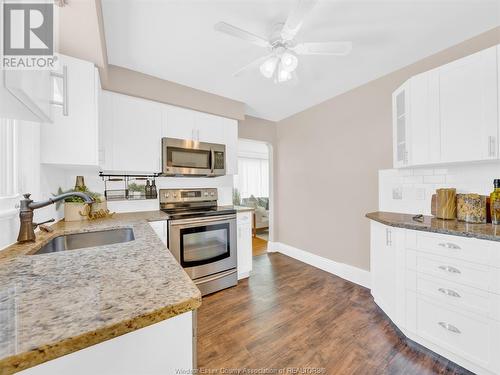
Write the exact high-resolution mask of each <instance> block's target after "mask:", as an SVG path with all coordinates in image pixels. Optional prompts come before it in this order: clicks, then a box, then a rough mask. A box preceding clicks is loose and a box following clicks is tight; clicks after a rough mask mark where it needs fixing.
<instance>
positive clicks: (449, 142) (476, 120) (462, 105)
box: [439, 47, 498, 162]
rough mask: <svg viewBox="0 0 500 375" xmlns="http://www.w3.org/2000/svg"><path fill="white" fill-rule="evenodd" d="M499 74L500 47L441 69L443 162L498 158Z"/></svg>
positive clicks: (440, 100) (440, 99)
mask: <svg viewBox="0 0 500 375" xmlns="http://www.w3.org/2000/svg"><path fill="white" fill-rule="evenodd" d="M497 74H498V66H497V51H496V47H493V48H489V49H486V50H484V51H481V52H478V53H475V54H473V55H470V56H467V57H465V58H463V59H460V60H457V61H454V62H452V63H450V64H447V65H444V66H442V67H441V68H439V102H440V123H441V153H442V155H441V160H442V161H443V162H458V161H474V160H487V159H496V158H497V156H498V153H497V149H498V92H497V90H498V87H497V85H498V78H497Z"/></svg>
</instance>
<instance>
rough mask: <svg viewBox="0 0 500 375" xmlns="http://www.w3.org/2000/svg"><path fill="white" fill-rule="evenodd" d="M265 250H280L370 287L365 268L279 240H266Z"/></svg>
mask: <svg viewBox="0 0 500 375" xmlns="http://www.w3.org/2000/svg"><path fill="white" fill-rule="evenodd" d="M267 251H268V252H280V253H282V254H284V255H288V256H289V257H291V258H294V259H297V260H299V261H301V262H303V263H306V264H309V265H310V266H313V267H316V268H319V269H320V270H323V271H326V272H329V273H331V274H333V275H336V276H338V277H341V278H343V279H345V280H348V281H351V282H353V283H355V284H358V285H361V286H364V287H365V288H370V280H371V279H370V272H369V271H367V270H363V269H361V268H357V267H354V266H351V265H349V264H345V263H339V262H335V261H334V260H331V259H327V258H323V257H321V256H319V255H315V254H312V253H310V252H307V251H305V250H301V249H297V248H296V247H293V246H290V245H287V244H284V243H281V242H268V244H267Z"/></svg>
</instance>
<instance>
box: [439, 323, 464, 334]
mask: <svg viewBox="0 0 500 375" xmlns="http://www.w3.org/2000/svg"><path fill="white" fill-rule="evenodd" d="M438 324H439V325H440V326H441V327H443V328H444V329H446V330H447V331H450V332H453V333H462V332H461V331H460V330H459V329H458V328H457V327H455V326H454V325H452V324H449V323H445V322H439V323H438Z"/></svg>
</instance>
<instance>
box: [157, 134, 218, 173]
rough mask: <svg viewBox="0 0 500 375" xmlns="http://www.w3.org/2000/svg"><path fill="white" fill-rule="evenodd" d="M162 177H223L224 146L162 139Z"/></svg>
mask: <svg viewBox="0 0 500 375" xmlns="http://www.w3.org/2000/svg"><path fill="white" fill-rule="evenodd" d="M161 143H162V174H163V176H207V177H215V176H224V175H225V174H226V145H222V144H217V143H206V142H198V141H193V140H187V139H177V138H162V140H161Z"/></svg>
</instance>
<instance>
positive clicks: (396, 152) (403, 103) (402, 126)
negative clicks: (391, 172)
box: [392, 82, 410, 168]
mask: <svg viewBox="0 0 500 375" xmlns="http://www.w3.org/2000/svg"><path fill="white" fill-rule="evenodd" d="M409 91H410V90H409V83H408V82H405V83H404V84H403V85H402V86H401V87H399V88H398V89H397V90H396V91H394V93H393V94H392V124H393V125H392V126H393V133H392V134H393V135H392V138H393V164H394V168H401V167H406V166H408V165H409V163H410V154H409V152H410V149H409V144H410V131H409V130H410V129H409V123H410V117H409Z"/></svg>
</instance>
